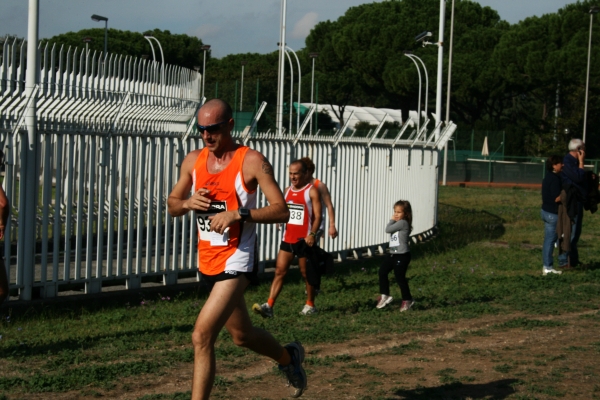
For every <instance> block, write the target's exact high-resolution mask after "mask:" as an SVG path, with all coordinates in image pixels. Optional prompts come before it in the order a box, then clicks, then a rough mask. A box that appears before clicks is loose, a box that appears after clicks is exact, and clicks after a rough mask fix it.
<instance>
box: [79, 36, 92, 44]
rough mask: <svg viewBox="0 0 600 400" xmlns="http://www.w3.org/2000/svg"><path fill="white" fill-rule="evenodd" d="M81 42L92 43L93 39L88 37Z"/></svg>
mask: <svg viewBox="0 0 600 400" xmlns="http://www.w3.org/2000/svg"><path fill="white" fill-rule="evenodd" d="M82 40H83V43H92V42H93V41H94V39H92V38H91V37H89V36H86V37H84V38H83V39H82Z"/></svg>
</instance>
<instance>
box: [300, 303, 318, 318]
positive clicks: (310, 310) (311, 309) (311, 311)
mask: <svg viewBox="0 0 600 400" xmlns="http://www.w3.org/2000/svg"><path fill="white" fill-rule="evenodd" d="M318 312H319V311H318V310H317V307H311V306H309V305H308V304H305V305H304V308H303V309H302V311H300V315H311V314H316V313H318Z"/></svg>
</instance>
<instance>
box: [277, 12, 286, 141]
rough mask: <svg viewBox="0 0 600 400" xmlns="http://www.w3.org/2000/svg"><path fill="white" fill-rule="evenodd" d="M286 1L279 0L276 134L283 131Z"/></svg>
mask: <svg viewBox="0 0 600 400" xmlns="http://www.w3.org/2000/svg"><path fill="white" fill-rule="evenodd" d="M286 10H287V0H281V19H280V26H279V43H278V46H279V70H278V72H277V79H278V81H277V114H276V116H275V124H276V126H277V134H278V135H281V134H282V131H283V90H284V89H283V77H284V74H285V55H284V53H285V24H286Z"/></svg>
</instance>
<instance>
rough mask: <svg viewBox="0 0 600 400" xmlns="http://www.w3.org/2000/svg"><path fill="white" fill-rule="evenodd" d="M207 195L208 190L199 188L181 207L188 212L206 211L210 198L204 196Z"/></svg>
mask: <svg viewBox="0 0 600 400" xmlns="http://www.w3.org/2000/svg"><path fill="white" fill-rule="evenodd" d="M208 193H209V190H208V189H205V188H201V189H199V190H198V191H197V192H196V193H194V194H193V195H191V196H190V198H189V199H187V200H186V202H185V203H183V207H184V208H186V209H188V210H196V211H206V210H208V208H209V207H210V198H208V197H207V196H206V195H207V194H208Z"/></svg>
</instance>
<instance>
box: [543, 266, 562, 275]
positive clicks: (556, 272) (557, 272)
mask: <svg viewBox="0 0 600 400" xmlns="http://www.w3.org/2000/svg"><path fill="white" fill-rule="evenodd" d="M548 274H558V275H560V274H562V271H557V270H555V269H554V268H552V267H550V268H546V267H544V269H543V270H542V275H544V276H546V275H548Z"/></svg>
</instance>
